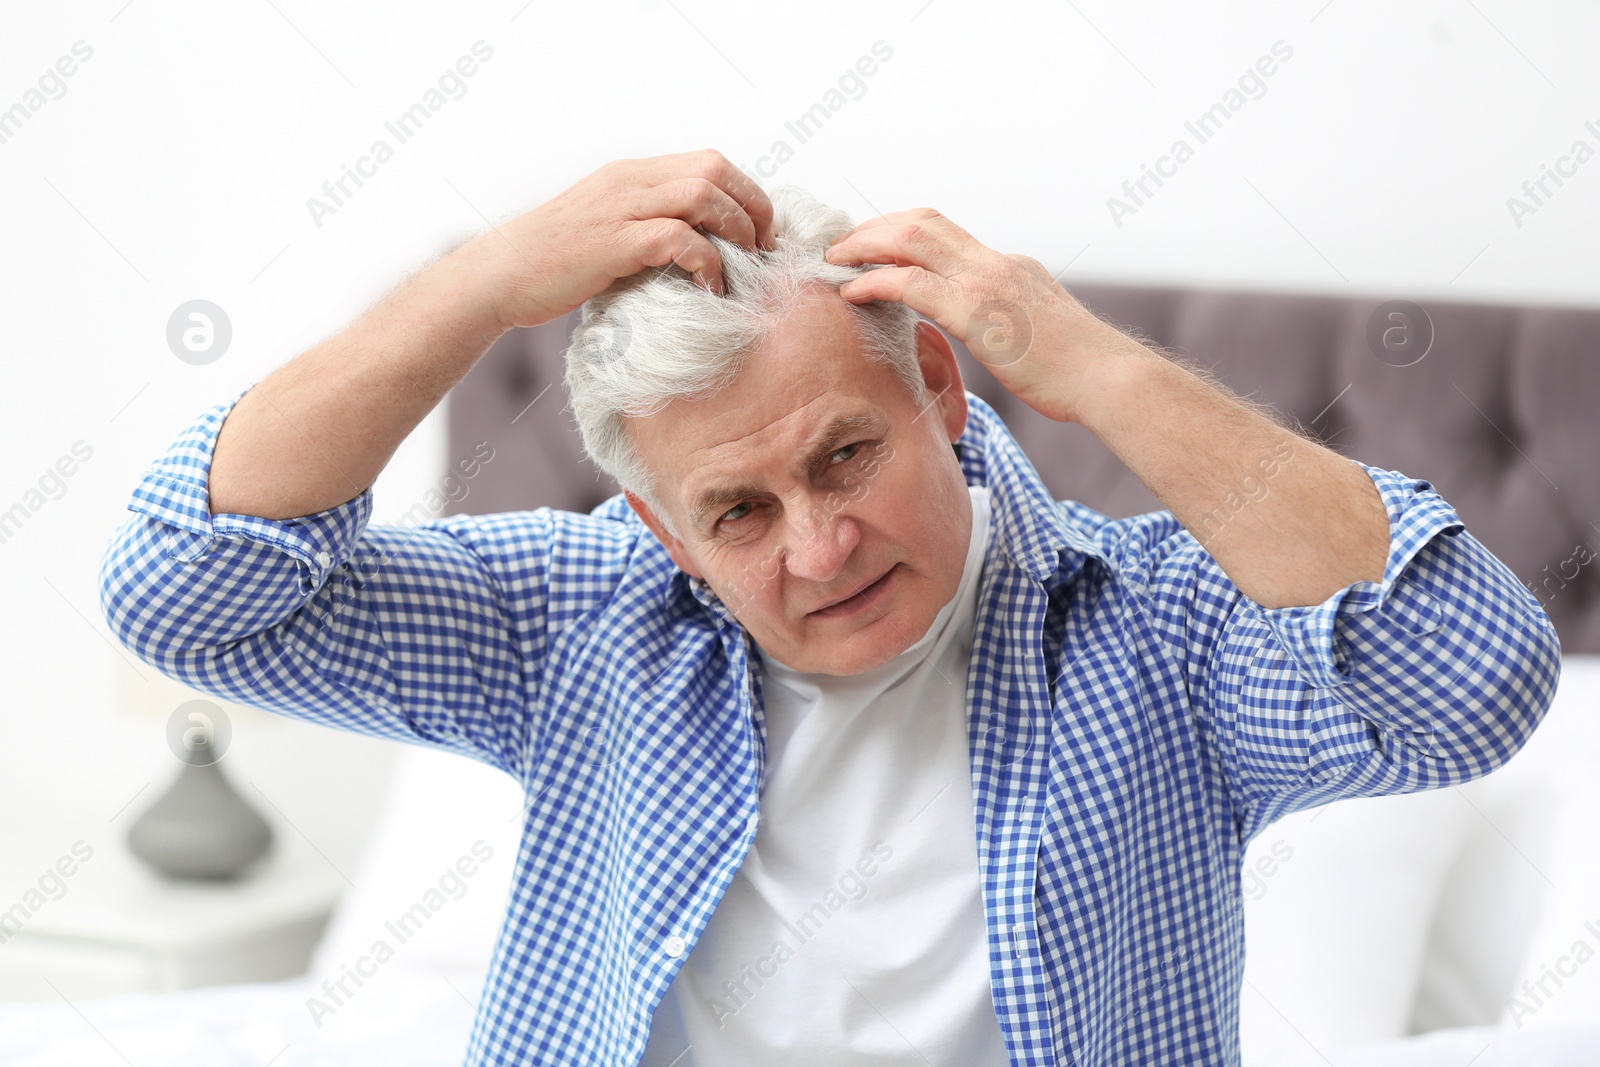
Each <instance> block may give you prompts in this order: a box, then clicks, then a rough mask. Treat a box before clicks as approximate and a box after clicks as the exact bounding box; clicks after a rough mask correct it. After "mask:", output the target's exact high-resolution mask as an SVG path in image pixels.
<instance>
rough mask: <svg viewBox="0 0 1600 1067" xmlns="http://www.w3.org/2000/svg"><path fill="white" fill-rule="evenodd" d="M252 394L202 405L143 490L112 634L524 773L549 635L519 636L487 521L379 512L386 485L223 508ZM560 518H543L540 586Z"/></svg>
mask: <svg viewBox="0 0 1600 1067" xmlns="http://www.w3.org/2000/svg"><path fill="white" fill-rule="evenodd" d="M240 395H242V394H240ZM237 400H238V397H237V396H236V397H235V398H234V399H233V400H230V401H228V402H226V403H221V404H218V405H216V406H214V407H213V408H211V409H209V410H208V411H206V412H205V413H204V414H203V415H201V417H200V418H199V419H197V420H196V421H195V422H194V423H193V424H192V425H191V426H190V427H188V428H187V429H186V430H185V431H184V432H183V433H182V434H181V435H180V436H179V437H178V439H177V440H176V441H174V442H173V444H172V445H171V447H170V448H169V449H168V450H167V452H166V453H165V454H164V455H163V456H162V457H161V458H160V459H158V460H157V461H156V462H155V463H154V464H153V465H152V466H151V467H150V468H149V470H148V471H147V472H146V473H145V475H144V476H143V478H142V479H141V480H140V482H139V484H138V486H137V487H136V488H135V490H134V492H133V495H132V499H131V500H130V502H129V504H128V508H129V510H130V511H131V512H132V513H133V514H132V515H131V516H130V517H129V518H128V519H127V520H126V521H125V522H124V523H123V524H122V525H121V526H120V527H119V528H118V529H117V531H116V532H115V533H114V535H113V536H112V538H111V540H110V543H109V544H108V545H107V547H106V550H105V553H104V555H103V557H102V559H101V564H100V604H101V610H102V613H103V615H104V617H105V619H106V622H107V624H108V625H109V627H110V628H111V631H112V633H113V634H114V635H115V636H116V637H117V639H118V640H119V641H121V642H122V644H123V645H125V646H126V647H127V648H128V649H129V650H130V651H132V652H133V653H134V654H135V655H136V656H138V657H139V658H140V659H141V660H143V661H144V662H146V663H148V664H150V665H151V666H153V667H155V668H156V669H157V670H159V671H161V672H162V673H163V674H166V675H168V676H169V677H172V678H175V679H177V680H179V681H181V682H184V683H185V684H187V685H189V686H191V687H193V688H195V689H198V690H200V691H201V692H205V693H210V694H213V695H215V696H217V697H219V698H222V699H227V700H231V701H235V702H237V703H242V704H246V705H251V706H256V707H261V708H264V709H266V710H269V711H274V712H277V713H280V714H285V715H288V716H291V717H296V718H301V719H304V720H307V721H311V722H317V723H320V724H323V725H327V726H332V727H335V728H339V729H346V730H352V731H355V732H359V733H365V734H369V735H373V736H379V737H387V738H391V739H396V740H402V741H408V742H412V743H419V744H430V745H435V746H439V747H444V748H449V749H452V750H454V751H457V752H459V753H461V754H463V755H468V756H471V757H474V758H476V759H479V760H482V761H484V762H487V763H489V764H491V765H493V766H498V767H500V768H502V769H504V770H506V771H507V772H508V773H512V774H519V775H520V774H521V773H522V771H523V770H524V768H525V764H526V762H527V758H528V754H527V752H526V746H527V738H528V731H527V723H526V720H525V715H524V710H525V705H526V702H527V701H528V699H529V690H530V679H532V678H536V677H537V673H538V657H539V655H540V654H541V652H542V648H541V647H540V646H539V635H537V634H535V635H531V636H530V635H523V634H519V633H518V631H517V628H516V627H515V625H514V624H513V620H512V615H511V612H510V611H509V609H508V606H507V604H506V602H505V599H504V597H503V596H502V593H501V590H500V588H499V586H498V585H497V583H496V581H495V577H494V575H493V574H492V573H491V571H490V569H489V567H488V566H487V565H486V563H485V561H484V560H483V559H482V558H481V557H480V556H479V555H478V554H477V553H476V552H475V551H474V550H473V548H472V547H471V545H470V544H469V543H468V542H469V540H470V538H469V537H467V536H466V534H467V532H468V528H467V526H466V525H465V524H466V523H467V522H468V521H469V520H468V519H467V518H466V517H457V518H448V519H442V520H434V521H430V522H424V523H421V524H419V525H417V526H413V527H403V526H382V525H370V524H369V523H370V519H371V515H372V492H371V490H370V489H369V490H366V491H363V492H360V493H358V494H357V495H356V496H354V497H353V498H352V499H350V500H348V501H346V502H345V503H343V504H340V505H338V506H337V507H333V508H329V509H327V510H326V511H321V512H318V513H317V514H314V515H307V516H303V517H298V518H289V519H264V518H260V517H256V516H249V515H234V514H226V513H224V514H216V515H213V514H212V513H211V508H210V495H209V488H208V485H209V472H210V464H211V456H212V450H213V449H214V447H215V444H216V437H217V433H218V431H219V430H220V429H221V427H222V424H223V421H224V420H225V419H226V418H227V415H228V412H229V411H230V410H231V409H232V406H233V404H234V403H236V402H237ZM548 529H549V526H548V523H545V522H541V521H539V520H538V519H537V518H534V519H530V521H529V523H528V531H527V538H526V540H525V542H524V546H525V548H526V554H525V555H524V556H523V557H522V558H523V560H524V562H525V567H524V576H525V577H526V578H527V579H528V581H529V582H530V585H531V588H532V589H533V590H534V591H537V590H538V588H539V580H540V578H541V576H542V574H543V572H541V571H540V570H539V566H540V563H541V561H543V560H547V559H548V555H547V554H544V555H541V549H548V540H547V539H545V540H541V538H540V533H541V531H543V532H546V533H547V532H548ZM530 607H531V608H532V609H537V607H538V605H537V604H531V603H530Z"/></svg>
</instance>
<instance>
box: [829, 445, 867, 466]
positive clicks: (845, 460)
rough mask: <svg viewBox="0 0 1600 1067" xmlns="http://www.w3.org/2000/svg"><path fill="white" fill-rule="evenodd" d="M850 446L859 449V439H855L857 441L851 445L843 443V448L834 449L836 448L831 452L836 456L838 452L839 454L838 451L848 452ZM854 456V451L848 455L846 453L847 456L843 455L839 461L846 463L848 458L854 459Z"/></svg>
mask: <svg viewBox="0 0 1600 1067" xmlns="http://www.w3.org/2000/svg"><path fill="white" fill-rule="evenodd" d="M852 448H854V449H857V450H859V449H860V448H861V442H860V441H857V442H856V443H855V444H853V445H845V446H844V447H843V448H840V449H836V450H835V451H834V453H833V454H834V455H835V456H837V455H838V454H839V453H840V452H850V450H851V449H852ZM854 458H855V453H854V452H850V455H848V456H846V457H844V459H843V460H841V461H840V462H842V463H848V462H850V460H852V459H854Z"/></svg>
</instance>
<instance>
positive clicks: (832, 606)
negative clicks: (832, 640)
mask: <svg viewBox="0 0 1600 1067" xmlns="http://www.w3.org/2000/svg"><path fill="white" fill-rule="evenodd" d="M899 567H900V564H898V563H896V564H895V565H894V566H893V567H890V568H889V569H888V570H886V571H884V572H883V573H882V574H881V575H879V576H878V577H877V578H876V579H874V580H873V581H871V582H868V583H867V584H866V585H864V586H862V587H861V588H860V589H857V590H856V591H855V592H854V593H847V594H846V595H844V596H842V597H840V598H839V599H838V600H835V601H832V602H830V603H828V604H825V605H823V606H822V607H820V608H817V609H816V610H814V611H812V612H811V614H812V615H818V616H821V617H823V618H832V617H834V616H837V615H848V614H850V613H851V612H853V611H859V610H860V609H861V608H864V607H866V606H867V605H868V604H870V603H872V602H874V601H876V600H877V599H878V598H879V597H881V596H882V595H883V593H884V590H885V589H886V588H887V587H888V585H889V580H890V577H891V576H892V575H893V574H894V573H895V571H896V570H898V569H899Z"/></svg>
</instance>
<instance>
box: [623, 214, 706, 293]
mask: <svg viewBox="0 0 1600 1067" xmlns="http://www.w3.org/2000/svg"><path fill="white" fill-rule="evenodd" d="M622 235H623V238H622V239H623V241H624V242H625V243H626V244H627V245H628V246H629V247H630V249H631V254H632V259H633V261H634V262H635V263H637V264H638V265H639V267H640V268H641V269H642V268H644V267H665V266H666V265H667V264H669V263H675V264H677V265H678V266H680V267H682V268H683V269H684V270H686V271H688V272H689V274H690V276H691V277H693V278H694V281H695V284H696V285H699V286H701V287H702V288H704V289H706V290H707V291H709V292H712V293H715V294H717V295H718V296H721V295H722V294H723V292H724V287H723V282H722V257H720V256H718V255H717V250H716V248H715V247H714V246H713V245H712V244H711V242H710V241H708V240H706V238H705V235H703V234H701V233H699V232H698V231H696V230H695V228H694V227H693V226H691V225H689V224H688V223H687V222H685V221H684V220H683V219H675V218H652V219H644V220H641V221H639V222H633V223H629V224H628V225H627V226H625V227H624V228H623V231H622Z"/></svg>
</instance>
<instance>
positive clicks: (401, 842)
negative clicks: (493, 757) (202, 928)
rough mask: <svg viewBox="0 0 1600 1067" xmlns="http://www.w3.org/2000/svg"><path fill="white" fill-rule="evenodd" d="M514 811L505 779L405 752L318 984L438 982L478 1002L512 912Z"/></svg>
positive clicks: (517, 794)
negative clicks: (402, 977) (440, 978)
mask: <svg viewBox="0 0 1600 1067" xmlns="http://www.w3.org/2000/svg"><path fill="white" fill-rule="evenodd" d="M521 812H522V789H521V787H520V786H519V784H518V783H517V781H516V780H515V779H514V778H512V777H511V776H510V775H508V774H506V773H505V772H504V771H501V770H497V769H495V768H493V767H490V766H488V765H487V764H484V763H480V762H478V761H477V760H475V759H471V758H469V757H467V756H461V755H457V754H455V753H452V752H447V751H445V750H443V749H438V748H434V747H431V746H425V745H418V744H410V743H403V747H402V751H401V753H400V755H399V758H398V759H397V760H396V762H395V770H394V778H393V780H392V783H391V785H390V793H389V800H388V803H387V806H386V807H385V809H384V812H383V814H382V816H381V817H380V819H379V822H378V826H377V828H376V829H375V830H374V832H373V836H372V840H371V842H370V843H369V844H368V846H367V850H366V852H365V854H364V855H363V856H362V860H361V864H360V866H359V868H358V870H357V871H355V872H351V878H352V880H353V881H354V883H355V884H354V887H353V888H351V889H350V890H348V891H347V892H346V893H345V896H344V898H343V899H342V900H341V901H340V903H339V906H338V908H337V910H336V911H335V913H334V916H333V919H332V920H331V921H330V923H329V925H328V930H327V933H326V934H325V935H324V936H323V938H322V941H321V943H320V944H319V945H318V946H317V949H316V952H315V954H314V956H313V959H312V963H311V970H310V972H309V975H308V977H310V978H311V979H314V980H315V982H314V983H313V984H320V983H321V982H322V981H323V980H332V981H337V980H338V979H339V978H340V977H341V976H343V975H344V974H345V973H346V969H347V968H348V969H350V970H352V971H356V972H357V973H358V974H366V973H367V972H372V973H371V974H370V975H369V976H368V977H367V978H365V979H364V981H381V980H382V978H383V977H385V976H391V975H394V974H397V973H407V974H413V973H423V974H439V975H444V976H446V977H448V978H450V980H451V981H452V982H453V983H454V984H455V985H457V986H458V988H459V990H460V992H461V993H463V994H464V995H466V996H468V997H472V998H476V996H477V994H478V992H479V990H480V989H481V987H482V985H483V981H484V978H485V976H486V975H487V973H488V968H489V957H490V955H491V954H492V953H493V950H494V945H495V941H496V939H497V937H498V935H499V931H500V927H501V924H502V922H503V920H504V918H505V910H506V907H507V906H508V904H509V894H510V888H511V874H512V870H513V868H514V866H515V863H516V857H517V846H518V844H519V842H520V840H521V830H522V822H523V820H522V818H521ZM380 944H381V945H383V946H387V950H388V952H387V953H385V952H384V951H383V950H382V949H381V948H379V946H380ZM362 961H365V962H362ZM352 982H353V979H352ZM345 988H346V989H352V990H353V989H354V988H355V987H354V986H353V985H351V984H347V985H346V987H345ZM330 1005H331V1001H330ZM331 1006H333V1007H336V1008H337V1007H338V1005H331Z"/></svg>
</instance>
